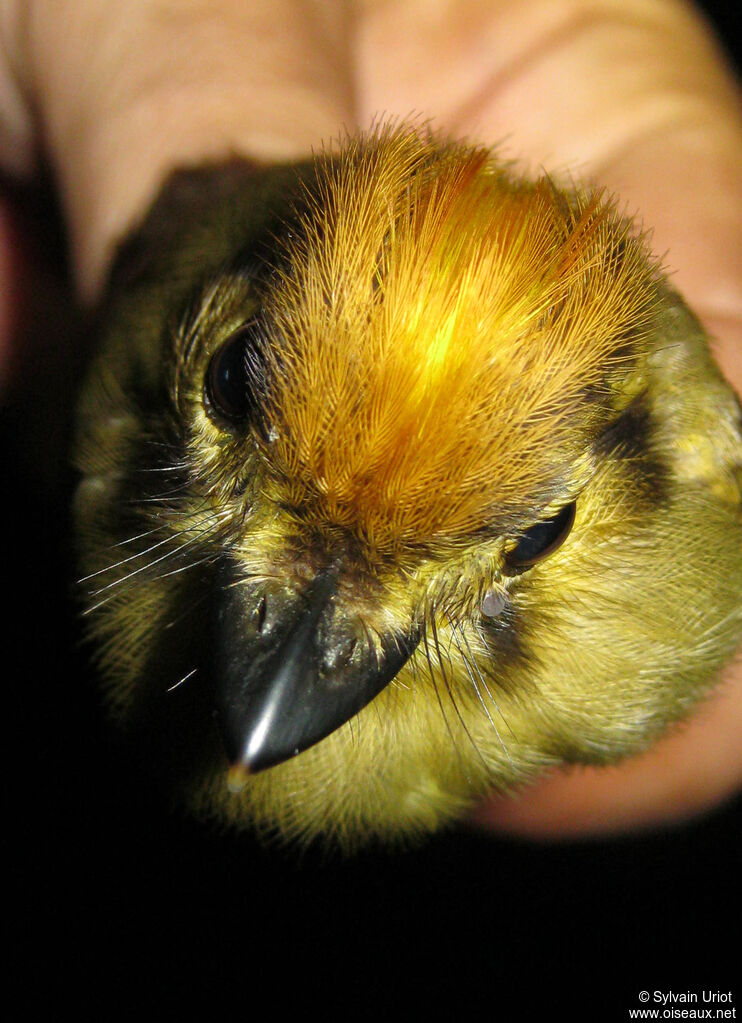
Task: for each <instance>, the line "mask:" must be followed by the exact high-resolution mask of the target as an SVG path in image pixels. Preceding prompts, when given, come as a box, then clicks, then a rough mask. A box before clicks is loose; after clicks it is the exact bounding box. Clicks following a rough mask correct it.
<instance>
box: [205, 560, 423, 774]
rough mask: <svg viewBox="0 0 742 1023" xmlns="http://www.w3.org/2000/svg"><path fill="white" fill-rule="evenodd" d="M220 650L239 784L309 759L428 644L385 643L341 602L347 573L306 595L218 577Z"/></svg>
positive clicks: (229, 573) (220, 708)
mask: <svg viewBox="0 0 742 1023" xmlns="http://www.w3.org/2000/svg"><path fill="white" fill-rule="evenodd" d="M218 574H219V576H220V578H219V592H218V596H217V601H216V604H217V611H216V635H215V643H214V647H213V651H214V660H213V662H212V666H213V672H214V676H213V677H214V684H215V697H216V708H217V714H218V718H219V722H220V726H221V731H222V736H223V740H224V745H225V748H226V752H227V756H228V758H229V760H230V762H231V764H232V765H233V766H232V770H231V772H230V786H231V787H232V788H234V789H239V788H240V787H241V786H242V784H243V783H244V781H245V780H246V777H247V775H249V774H254V773H255V772H257V771H262V770H264V769H265V768H267V767H272V766H274V765H275V764H279V763H281V762H282V761H284V760H288V759H289V758H290V757H293V756H295V755H296V754H297V753H301V752H302V751H303V750H305V749H307V748H308V747H309V746H313V745H314V744H315V743H317V742H319V741H320V739H324V738H325V736H327V735H329V734H330V733H331V732H334V731H335V729H337V728H339V727H340V726H341V725H342V724H344V723H345V722H346V721H348V720H349V719H350V718H351V717H353V715H354V714H356V713H357V712H358V711H359V710H361V709H362V708H363V707H365V706H366V704H367V703H369V702H370V701H371V700H373V698H374V697H375V696H376V695H377V694H378V693H379V692H381V690H382V689H383V688H384V687H385V686H386V685H387V684H388V683H389V682H391V680H392V679H393V678H394V677H395V675H396V674H397V672H398V671H399V670H400V668H401V667H402V666H403V664H404V663H405V662H406V661H407V660H408V658H409V657H410V656H411V654H412V653H413V652H414V650H415V648H416V646H417V644H418V643H419V641H420V631H419V629H417V628H416V627H414V626H411V627H410V630H409V633H408V634H407V635H406V636H396V635H387V636H381V637H380V640H378V641H377V642H376V643H373V642H372V639H371V637H370V636H369V635H367V634H366V633H365V632H364V630H363V629H362V628H361V627H360V626H359V625H358V624H357V623H356V622H354V621H352V620H349V618H348V616H346V615H344V614H342V613H341V611H340V610H339V607H338V606H336V605H338V604H339V600H338V571H337V570H334V569H328V570H326V571H323V572H320V573H319V574H318V575H317V576H315V578H314V579H313V580H312V581H311V582H309V583H308V584H306V585H305V586H304V587H303V588H301V589H299V588H297V587H296V586H295V585H291V584H288V583H281V582H279V581H277V580H276V581H271V582H270V583H269V584H261V585H254V584H252V583H250V582H247V583H245V582H238V576H237V572H236V570H235V567H234V565H233V564H231V563H230V562H225V563H224V564H223V565H222V566H221V568H220V570H219V573H218Z"/></svg>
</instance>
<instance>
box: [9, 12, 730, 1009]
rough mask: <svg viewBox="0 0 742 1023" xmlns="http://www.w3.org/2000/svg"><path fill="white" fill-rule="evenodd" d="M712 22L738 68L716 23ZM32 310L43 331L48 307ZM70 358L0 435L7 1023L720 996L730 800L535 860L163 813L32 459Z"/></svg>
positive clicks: (442, 843) (55, 468) (28, 367)
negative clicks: (318, 841) (94, 652)
mask: <svg viewBox="0 0 742 1023" xmlns="http://www.w3.org/2000/svg"><path fill="white" fill-rule="evenodd" d="M706 6H707V7H708V9H709V10H710V12H711V14H712V16H713V17H714V18H715V19H716V22H717V25H718V26H719V29H720V31H721V32H722V34H723V36H724V38H725V40H726V43H727V46H728V48H729V49H730V50H731V51H732V53H733V56H734V57H735V59H736V60H737V62H738V64H739V57H740V51H739V42H740V41H739V33H738V30H737V28H736V26H735V25H734V24H732V21H733V20H734V19H733V16H732V15H731V14H727V12H726V11H725V9H724V8H723V7H722V6H721V5H717V4H708V5H706ZM18 199H19V202H20V203H21V206H22V207H23V209H24V210H25V213H24V214H23V215H24V217H27V218H28V223H33V225H34V228H35V230H36V233H37V237H38V238H39V239H40V240H39V241H38V242H37V249H36V254H37V255H38V253H39V251H49V249H50V248H53V247H55V246H56V245H57V244H58V242H59V238H58V236H57V234H56V233H55V231H56V229H55V228H54V227H53V226H52V225H51V224H50V223H49V222H48V221H47V220H45V219H42V220H39V217H38V209H37V207H38V206H39V201H40V200H39V199H38V197H37V196H36V195H33V196H29V195H25V196H18ZM42 208H43V207H42ZM53 271H54V267H51V268H50V270H49V273H50V274H51V276H47V277H45V280H44V287H45V288H47V289H48V288H49V287H53V284H52V277H53ZM28 297H29V296H28V294H26V299H27V300H28ZM29 305H30V308H31V309H32V311H33V310H34V309H35V302H34V301H33V296H31V301H30V303H29ZM36 312H37V313H38V317H39V321H40V324H41V326H42V327H43V328H44V329H45V330H50V331H54V332H58V331H59V329H60V323H61V319H62V318H61V315H60V314H57V313H55V314H54V315H50V314H49V312H48V311H44V310H36ZM50 349H55V350H56V354H55V352H54V351H50ZM74 349H75V339H74V337H73V336H70V338H69V339H68V341H67V342H65V343H64V344H61V345H60V344H59V343H58V342H56V341H55V344H54V345H50V346H48V347H44V346H42V347H41V348H40V349H39V350H38V351H37V350H36V349H33V350H31V353H30V355H29V356H28V357H27V358H24V367H23V370H22V372H20V373H19V375H18V377H17V381H16V390H15V392H14V394H13V395H12V396H11V401H10V403H9V405H8V407H6V408H5V409H4V411H3V421H2V427H3V429H2V446H3V449H2V457H3V462H2V464H3V465H4V466H5V471H6V485H5V486H3V493H4V498H3V501H2V505H3V506H4V507H3V515H4V516H5V526H6V528H5V530H4V531H3V536H4V537H5V543H6V551H5V564H6V565H7V566H8V570H7V571H6V572H5V573H3V578H4V580H5V586H4V590H5V597H6V598H7V599H8V601H9V608H8V609H7V610H6V611H4V617H5V620H6V622H7V631H6V632H5V635H4V638H3V645H4V647H5V654H6V656H5V657H4V658H3V663H4V665H5V667H4V668H3V687H2V694H3V703H4V704H5V707H6V712H5V714H4V715H3V720H4V721H5V722H6V723H7V724H6V728H5V740H4V741H3V742H2V746H3V749H4V751H5V753H6V757H5V766H4V789H5V792H6V796H7V800H8V807H7V811H6V815H5V822H6V827H5V829H4V836H3V839H2V842H3V858H4V861H5V864H6V865H5V867H4V868H3V877H4V878H5V879H6V880H7V901H6V907H7V908H6V911H5V912H4V913H3V916H4V918H5V920H6V922H7V926H8V932H9V942H10V952H9V953H8V952H6V953H5V954H4V956H3V960H4V964H5V966H6V968H7V975H6V977H7V979H6V981H5V994H6V998H5V999H4V1001H6V1004H9V1003H10V1000H11V998H15V997H20V1008H18V1009H16V1010H10V1014H9V1016H8V1018H13V1019H26V1018H30V1017H34V1018H36V1015H37V1012H38V1010H39V1009H40V1008H41V1007H42V1005H43V1007H44V1008H45V1010H46V1011H47V1013H48V1014H49V1018H52V1019H54V1018H56V1017H57V1016H58V1015H61V1014H62V1013H65V1014H67V1013H72V1014H73V1017H74V1018H79V1017H83V1018H95V1019H104V1020H105V1019H108V1018H110V1017H115V1016H117V1015H118V1013H119V1012H120V1011H121V1010H125V1011H126V1010H131V1011H137V1012H143V1013H148V1014H149V1013H153V1014H155V1015H157V1016H158V1017H159V1016H160V1015H164V1014H165V1013H167V1014H168V1015H170V1013H173V1014H175V1013H178V1014H181V1013H183V1012H188V1013H189V1014H191V1013H193V1014H197V1013H198V1014H201V1013H202V1012H203V1013H208V1015H209V1017H212V1016H213V1017H216V1018H231V1017H232V1016H233V1015H234V1016H240V1017H242V1016H243V1015H244V1016H254V1015H258V1016H263V1015H264V1014H270V1015H271V1016H273V1015H278V1016H279V1018H280V1017H284V1016H288V1014H289V1013H292V1014H295V1013H296V1014H303V1013H304V1012H311V1013H314V1012H320V1013H323V1014H324V1013H326V1014H329V1015H330V1017H331V1018H337V1017H341V1018H346V1017H347V1018H349V1019H353V1018H356V1017H361V1018H364V1017H370V1016H372V1015H373V1016H377V1015H379V1014H380V1013H381V1014H387V1013H388V1014H390V1015H391V1016H392V1017H398V1016H401V1015H402V1013H403V1012H404V1013H405V1014H406V1013H408V1012H409V1013H410V1014H411V1015H412V1017H413V1018H418V1017H422V1016H423V1015H424V1014H427V1013H428V1012H429V1011H430V1010H431V1009H439V1010H440V1011H441V1012H443V1013H445V1014H446V1015H449V1014H453V1013H456V1014H457V1015H458V1014H459V1013H460V1014H461V1015H466V1016H468V1015H470V1014H472V1013H477V1014H479V1013H482V1014H485V1013H486V1014H487V1015H488V1016H491V1017H493V1018H495V1019H500V1018H501V1019H504V1020H510V1019H516V1018H518V1017H519V1013H520V1012H523V1014H524V1016H525V1017H526V1018H529V1019H548V1018H550V1015H551V1012H550V1010H551V1009H552V1008H553V1009H554V1012H555V1014H556V1013H559V1014H561V1013H562V1012H564V1013H565V1014H567V1015H568V1017H569V1018H571V1019H576V1020H583V1019H584V1020H614V1019H616V1020H624V1019H628V1010H629V1008H633V1007H637V1006H638V1005H639V1004H640V1003H639V1001H638V992H639V991H640V990H641V989H648V990H649V991H654V990H655V989H660V990H670V989H672V990H674V991H676V992H678V991H685V990H691V991H695V992H700V991H701V990H702V989H709V988H710V989H718V990H722V991H729V990H732V991H733V993H734V994H735V1003H736V1001H737V998H736V995H737V994H739V995H742V985H739V983H738V978H739V944H740V942H739V915H740V906H741V903H740V898H739V887H738V880H737V879H738V872H739V869H740V864H741V862H742V800H740V799H737V800H736V801H734V802H732V803H731V804H729V805H727V806H726V807H724V808H722V809H720V810H718V811H717V812H715V813H713V814H711V815H710V816H708V817H707V818H705V819H703V820H701V821H697V822H694V823H692V824H689V825H687V826H684V827H681V828H679V829H676V830H673V831H671V832H669V833H661V834H656V835H650V836H642V837H633V838H627V839H621V840H614V841H591V842H585V843H570V844H553V845H548V844H547V845H538V844H531V843H528V842H521V841H515V840H504V839H496V838H492V837H490V836H484V835H481V834H477V833H475V832H472V831H466V830H463V829H462V830H457V831H453V832H451V833H448V834H444V835H441V836H439V837H436V838H435V839H433V840H432V841H429V842H428V843H426V844H424V845H422V846H421V847H420V848H417V849H415V850H413V851H408V852H405V853H389V852H384V851H379V850H373V851H371V852H367V853H364V854H362V855H360V856H357V857H355V858H353V859H349V860H345V859H340V858H337V857H326V856H322V855H320V854H318V853H316V852H310V853H305V854H301V855H299V854H297V853H287V852H282V851H280V850H276V849H265V848H261V847H260V846H259V845H258V844H257V843H256V842H255V841H254V840H253V839H252V838H251V837H250V836H239V837H237V836H234V835H231V834H220V833H215V832H214V831H213V830H211V829H209V828H208V827H205V826H203V825H202V824H199V823H196V822H193V821H191V820H188V819H183V818H181V817H180V816H178V815H176V814H173V813H171V812H170V811H169V810H168V808H167V807H166V806H164V805H163V803H162V801H161V800H160V798H159V797H158V795H157V794H156V793H154V792H152V791H150V788H149V786H148V784H147V779H146V777H142V776H141V774H138V773H135V772H133V771H132V767H131V763H130V758H129V757H127V753H126V751H125V750H124V749H122V748H120V746H119V743H118V740H117V737H116V735H115V733H114V732H113V731H112V730H111V729H110V728H109V726H108V724H107V723H106V721H105V718H104V715H103V714H102V712H101V708H100V703H99V698H98V694H97V692H96V689H95V684H94V680H93V678H92V677H91V672H90V671H89V669H88V667H87V665H86V657H85V653H84V651H81V650H80V649H79V630H78V627H77V623H76V619H75V613H74V610H73V607H72V602H71V600H70V599H69V591H70V580H71V578H72V577H73V574H74V573H73V570H72V568H71V566H70V559H69V557H68V546H67V544H68V536H69V533H68V523H67V512H66V495H67V493H68V488H69V486H70V483H71V479H70V475H69V473H68V471H67V470H66V469H65V468H64V466H63V463H59V462H58V461H56V460H55V458H54V456H53V455H50V456H49V459H48V460H47V461H44V460H42V461H41V463H39V459H38V457H37V455H38V451H39V450H40V449H41V448H42V447H43V443H42V439H43V438H47V439H48V435H49V433H50V431H53V432H54V434H55V436H57V437H58V438H59V439H61V440H63V439H64V431H63V429H61V428H60V427H57V426H55V425H54V424H56V423H57V422H58V416H59V415H60V412H61V411H62V410H63V409H64V407H66V406H67V405H68V404H69V396H70V394H71V393H72V388H73V382H72V381H73V377H74V371H75V367H74V366H73V362H74V360H73V359H72V357H71V353H72V352H73V350H74ZM51 359H55V360H56V361H55V363H54V364H52V363H51V362H50V360H51ZM49 379H52V380H53V381H54V387H53V388H52V391H53V395H52V397H48V395H47V394H45V395H44V397H42V393H43V387H42V385H41V381H42V380H47V381H48V380H49ZM19 431H20V433H19ZM47 446H48V445H47ZM31 451H34V452H35V455H34V457H33V458H30V457H29V453H30V452H31ZM8 484H9V485H8ZM19 569H20V570H19ZM650 1004H652V1003H650Z"/></svg>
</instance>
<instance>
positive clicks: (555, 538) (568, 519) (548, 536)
mask: <svg viewBox="0 0 742 1023" xmlns="http://www.w3.org/2000/svg"><path fill="white" fill-rule="evenodd" d="M574 521H575V502H574V501H570V503H569V504H565V506H564V507H563V508H560V509H559V511H558V512H557V513H556V515H552V516H551V518H549V519H544V520H543V521H542V522H537V523H536V524H535V525H533V526H531V527H530V529H526V530H524V531H523V532H522V533H521V535H520V536H519V537H518V541H517V543H516V545H515V547H513V548H512V550H510V551H508V552H507V554H506V555H505V565H504V568H503V571H504V572H505V575H518V574H519V573H520V572H524V571H525V570H526V569H527V568H530V567H531V566H532V565H535V564H536V562H537V561H541V560H543V558H547V557H548V556H549V555H550V554H553V553H554V551H555V550H556V549H557V548H558V547H561V545H562V544H563V543H564V541H565V540H566V539H567V537H568V536H569V532H570V530H571V529H572V525H573V523H574Z"/></svg>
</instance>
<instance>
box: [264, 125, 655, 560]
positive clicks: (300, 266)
mask: <svg viewBox="0 0 742 1023" xmlns="http://www.w3.org/2000/svg"><path fill="white" fill-rule="evenodd" d="M283 257H284V263H283V264H282V265H284V269H283V271H281V272H280V274H279V275H278V279H277V280H274V282H273V283H272V285H271V288H270V293H269V295H268V296H267V299H266V318H267V322H268V325H269V328H270V331H271V334H275V336H276V337H277V338H279V339H280V343H279V344H278V346H277V348H278V350H279V351H280V360H279V359H276V360H275V362H274V364H273V365H272V366H271V403H270V415H269V418H270V421H271V424H272V432H271V437H272V440H271V457H270V461H271V463H272V465H273V466H274V467H276V468H277V470H278V472H279V474H280V476H281V477H282V479H283V480H284V481H285V485H286V486H287V487H288V488H289V489H290V498H289V500H290V502H291V503H293V504H296V505H297V506H302V507H303V508H305V509H311V515H312V519H313V520H314V521H316V522H317V524H318V525H321V524H327V525H339V526H342V527H344V528H349V529H352V530H353V531H355V532H356V533H357V534H359V535H360V536H362V537H363V539H364V540H365V541H366V542H367V543H369V544H371V545H372V546H374V547H377V548H381V547H383V546H385V545H395V544H399V543H405V542H413V541H415V542H435V541H438V540H443V541H447V542H455V541H456V539H463V538H464V537H465V536H466V535H467V534H471V533H472V532H474V531H476V530H478V529H482V528H485V527H486V528H492V529H493V530H495V532H496V531H497V530H498V529H501V528H504V526H505V524H506V523H507V524H509V525H510V527H511V528H512V524H513V522H514V521H515V522H517V520H518V516H519V515H520V516H522V515H524V514H525V513H526V510H527V509H530V512H529V520H530V519H532V516H533V508H534V501H535V502H536V507H538V506H539V503H538V502H539V500H540V503H541V505H543V504H545V503H548V501H549V500H551V499H552V498H553V497H554V496H555V494H556V492H557V491H558V490H559V488H561V491H562V492H563V491H564V489H565V487H566V486H568V485H569V480H570V478H571V477H570V470H569V466H570V463H571V462H572V460H573V459H574V458H575V457H576V456H577V455H578V454H579V453H580V451H582V450H584V444H585V440H586V436H587V433H586V431H588V430H589V429H590V426H591V424H593V423H594V422H595V419H596V418H598V419H601V420H603V419H605V416H606V415H607V412H606V411H601V408H602V407H603V406H608V407H610V405H611V403H612V400H613V399H612V398H611V397H610V394H609V391H610V379H611V378H612V376H614V375H615V373H616V369H617V367H619V366H620V365H621V364H622V363H624V364H626V365H629V364H630V363H631V361H632V358H631V357H632V351H633V348H632V346H633V345H635V343H636V342H637V340H640V339H641V337H642V336H643V334H644V333H645V332H646V330H647V329H648V323H649V320H650V316H651V312H652V308H653V302H654V293H655V281H656V277H657V271H656V268H655V267H654V266H653V264H652V263H651V262H650V261H649V259H648V255H647V251H646V248H645V245H644V243H643V240H642V239H641V238H639V237H637V236H636V235H634V234H632V233H631V230H630V225H628V224H627V223H626V222H625V221H623V220H622V219H621V218H620V217H619V216H618V215H617V213H616V210H615V207H614V205H613V204H612V203H611V202H610V201H607V200H605V199H604V197H603V196H602V195H601V194H599V193H597V194H592V195H576V196H567V195H566V194H564V193H561V192H559V191H558V190H557V189H556V188H555V187H554V186H553V185H552V183H551V182H550V181H549V180H548V179H541V180H540V181H538V182H536V183H528V182H521V181H515V180H513V179H512V178H511V177H510V176H509V175H508V173H507V172H506V170H505V169H504V168H503V167H502V166H501V165H500V164H498V163H496V162H495V161H494V159H493V157H492V155H491V154H490V152H489V151H488V150H486V149H481V148H475V147H466V146H461V145H455V146H453V145H445V144H441V143H440V142H437V141H436V140H435V139H433V138H424V137H420V136H419V135H418V134H417V133H415V132H414V131H412V130H410V129H405V128H400V129H396V130H390V131H387V132H382V133H380V134H378V135H372V136H369V137H366V138H363V139H361V140H360V141H357V142H354V143H352V144H351V145H350V146H348V147H347V148H346V149H344V151H343V153H342V155H341V156H340V157H337V158H335V157H332V156H330V157H327V158H326V159H325V160H324V161H322V162H321V163H320V171H319V181H318V184H317V187H316V193H315V192H314V191H312V194H310V195H309V196H308V209H307V211H306V212H305V213H304V214H302V226H301V230H300V231H299V232H298V237H295V238H293V239H292V240H290V241H289V242H287V243H286V247H285V252H284V253H283ZM627 371H628V370H627ZM593 428H594V427H593Z"/></svg>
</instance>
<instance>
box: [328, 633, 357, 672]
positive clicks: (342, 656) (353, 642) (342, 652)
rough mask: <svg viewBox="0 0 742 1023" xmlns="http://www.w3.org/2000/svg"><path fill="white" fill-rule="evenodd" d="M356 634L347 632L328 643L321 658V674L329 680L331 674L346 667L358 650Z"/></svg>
mask: <svg viewBox="0 0 742 1023" xmlns="http://www.w3.org/2000/svg"><path fill="white" fill-rule="evenodd" d="M358 642H359V641H358V636H356V635H353V634H352V633H348V634H346V635H340V636H338V637H337V639H336V640H335V642H332V643H330V644H329V645H328V646H327V648H326V650H325V654H324V656H323V658H322V674H323V675H325V677H327V678H328V679H329V680H330V681H332V678H333V676H334V675H335V674H336V673H337V672H339V671H342V670H343V669H344V668H346V667H347V666H348V665H349V664H350V663H351V661H352V660H353V657H354V655H355V654H356V652H357V650H358Z"/></svg>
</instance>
